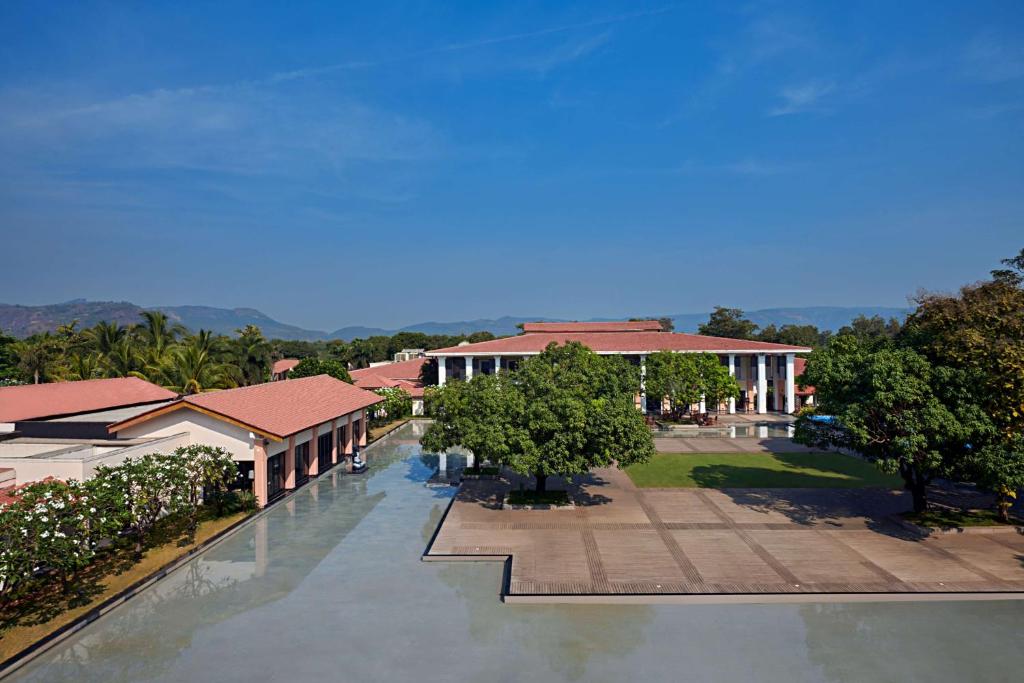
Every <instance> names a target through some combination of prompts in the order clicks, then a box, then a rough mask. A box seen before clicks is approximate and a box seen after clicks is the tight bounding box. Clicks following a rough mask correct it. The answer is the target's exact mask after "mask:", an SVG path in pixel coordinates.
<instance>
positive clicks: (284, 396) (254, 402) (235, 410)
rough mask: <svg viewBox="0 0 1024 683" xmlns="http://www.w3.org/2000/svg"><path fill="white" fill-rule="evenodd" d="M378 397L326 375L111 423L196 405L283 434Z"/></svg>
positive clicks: (213, 394) (196, 397)
mask: <svg viewBox="0 0 1024 683" xmlns="http://www.w3.org/2000/svg"><path fill="white" fill-rule="evenodd" d="M380 401H381V398H380V396H378V395H376V394H374V393H372V392H369V391H365V390H363V389H360V388H358V387H354V386H352V385H351V384H349V383H347V382H342V381H341V380H339V379H335V378H333V377H331V376H330V375H316V376H315V377H301V378H299V379H290V380H288V381H287V382H267V383H266V384H256V385H253V386H251V387H239V388H237V389H225V390H223V391H210V392H207V393H204V394H193V395H191V396H184V397H182V398H181V400H180V401H175V402H174V403H172V404H170V405H167V406H162V407H160V408H157V409H155V410H151V411H149V412H147V413H143V414H142V415H137V416H136V417H133V418H130V419H128V420H124V421H122V422H118V423H117V424H113V425H111V426H110V431H111V432H117V431H119V430H122V429H124V428H126V427H128V426H130V425H135V424H139V423H142V422H145V421H147V420H150V419H152V418H154V417H156V416H157V415H163V414H166V413H168V412H172V411H174V410H180V409H182V408H194V409H197V410H199V411H200V412H204V413H207V414H210V415H213V416H214V417H219V418H222V419H225V420H226V421H228V422H235V423H238V424H239V425H241V426H244V427H247V428H249V429H251V430H252V431H256V432H260V433H262V434H265V435H269V436H271V437H274V438H278V439H281V438H284V437H286V436H289V435H291V434H295V433H297V432H301V431H303V430H306V429H309V428H310V427H313V426H315V425H319V424H323V423H324V422H329V421H331V420H333V419H334V418H336V417H341V416H342V415H348V414H349V413H353V412H355V411H357V410H362V409H363V408H366V407H368V406H371V405H373V404H375V403H379V402H380Z"/></svg>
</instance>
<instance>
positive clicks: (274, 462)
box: [267, 453, 284, 500]
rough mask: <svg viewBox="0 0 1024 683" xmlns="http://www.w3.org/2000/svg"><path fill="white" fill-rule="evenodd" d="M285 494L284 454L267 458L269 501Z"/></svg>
mask: <svg viewBox="0 0 1024 683" xmlns="http://www.w3.org/2000/svg"><path fill="white" fill-rule="evenodd" d="M283 492H284V453H278V454H277V455H274V456H271V457H269V458H267V500H273V499H274V498H275V497H276V496H278V495H279V494H281V493H283Z"/></svg>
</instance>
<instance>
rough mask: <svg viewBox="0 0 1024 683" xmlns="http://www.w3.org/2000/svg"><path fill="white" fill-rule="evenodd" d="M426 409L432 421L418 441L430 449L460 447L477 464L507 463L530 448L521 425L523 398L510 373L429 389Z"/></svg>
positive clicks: (443, 449) (480, 376)
mask: <svg viewBox="0 0 1024 683" xmlns="http://www.w3.org/2000/svg"><path fill="white" fill-rule="evenodd" d="M427 404H428V405H427V410H428V412H429V414H430V415H431V416H432V417H433V418H434V422H432V423H431V424H430V426H428V427H427V431H426V432H425V433H424V435H423V438H422V439H421V443H422V445H423V447H424V448H425V449H426V450H428V451H431V452H434V453H444V452H446V451H448V450H450V449H453V448H459V447H461V448H465V449H467V450H469V451H470V452H471V453H473V455H474V456H476V458H477V459H478V461H479V462H480V463H481V464H482V463H483V462H484V461H487V462H491V463H492V464H495V465H498V464H507V463H509V462H511V460H512V458H513V456H514V455H515V454H517V453H520V452H522V451H523V450H525V449H527V448H529V445H530V444H529V441H528V434H527V432H526V430H525V428H524V416H525V400H524V397H523V394H522V392H521V391H519V387H518V386H517V385H516V384H515V383H514V382H513V381H512V377H511V375H510V374H509V373H499V374H497V375H477V376H475V377H473V379H471V380H470V381H469V382H458V381H452V382H448V383H446V384H445V385H444V386H443V387H437V388H435V389H433V390H432V391H430V392H429V394H428V397H427Z"/></svg>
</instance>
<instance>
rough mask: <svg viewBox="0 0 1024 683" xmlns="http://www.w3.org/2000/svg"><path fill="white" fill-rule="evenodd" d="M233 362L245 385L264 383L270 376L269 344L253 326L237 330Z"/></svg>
mask: <svg viewBox="0 0 1024 683" xmlns="http://www.w3.org/2000/svg"><path fill="white" fill-rule="evenodd" d="M237 331H238V339H236V340H235V347H236V350H235V361H236V365H237V366H238V368H239V371H240V372H241V376H242V382H243V383H244V384H245V385H251V384H261V383H263V382H266V381H267V379H268V377H269V375H270V343H269V342H268V341H267V340H266V339H264V338H263V332H261V331H260V328H258V327H257V326H255V325H246V326H245V328H244V329H241V330H237Z"/></svg>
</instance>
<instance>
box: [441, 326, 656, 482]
mask: <svg viewBox="0 0 1024 683" xmlns="http://www.w3.org/2000/svg"><path fill="white" fill-rule="evenodd" d="M639 383H640V377H639V369H638V368H637V367H636V366H634V365H632V364H630V363H628V362H626V361H625V360H624V359H622V358H621V357H615V356H609V357H603V356H599V355H597V354H596V353H594V352H593V351H591V350H590V349H588V348H586V347H585V346H583V345H581V344H579V343H575V342H571V343H569V344H566V345H564V346H558V345H555V344H551V345H550V346H548V348H547V349H545V350H544V352H543V353H541V354H540V355H538V356H534V357H533V358H530V359H528V360H525V361H524V362H523V363H522V364H521V365H520V367H519V369H518V370H516V371H515V372H507V373H498V374H497V375H478V376H476V377H474V378H473V379H472V380H471V381H469V382H450V383H448V384H446V385H445V386H444V387H442V388H440V389H437V390H436V391H434V392H431V398H430V406H429V410H430V412H431V414H432V415H433V416H434V422H433V423H432V424H431V425H430V426H429V427H428V429H427V433H426V434H425V435H424V437H423V445H424V447H425V448H427V449H428V450H435V451H445V450H448V449H450V448H454V447H456V446H461V447H464V448H468V449H469V450H471V451H472V452H473V453H474V455H476V456H477V457H480V458H481V459H486V460H490V461H491V462H493V463H496V464H504V465H507V466H508V467H509V468H511V469H512V470H513V471H516V472H519V473H521V474H526V475H532V476H533V477H534V478H535V481H536V488H537V490H538V491H544V490H545V489H546V487H547V479H548V477H550V476H554V475H561V476H566V475H573V474H583V473H586V472H588V471H589V470H590V469H592V468H594V467H601V466H605V465H608V464H610V463H612V462H613V461H618V462H619V463H621V464H629V463H632V462H640V461H645V460H647V459H649V458H650V457H651V455H653V453H654V444H653V441H652V439H651V434H650V431H649V430H648V429H647V426H646V424H645V423H644V420H643V416H642V415H641V414H640V412H639V411H637V410H636V408H635V407H634V405H633V397H634V395H635V394H636V392H637V390H638V389H639Z"/></svg>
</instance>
